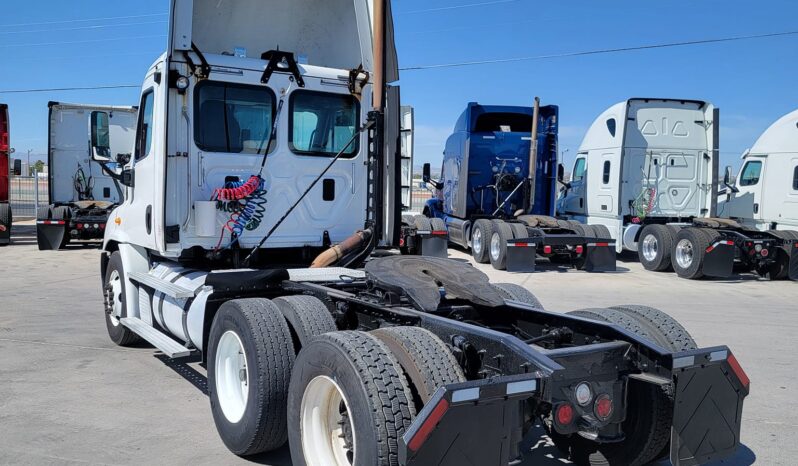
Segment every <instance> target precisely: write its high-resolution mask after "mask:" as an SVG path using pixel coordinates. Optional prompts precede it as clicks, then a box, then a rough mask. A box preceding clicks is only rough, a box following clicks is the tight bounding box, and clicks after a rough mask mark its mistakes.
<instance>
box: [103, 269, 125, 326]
mask: <svg viewBox="0 0 798 466" xmlns="http://www.w3.org/2000/svg"><path fill="white" fill-rule="evenodd" d="M122 306H123V303H122V277H121V276H120V275H119V272H118V271H117V270H113V271H111V276H110V277H109V279H108V284H106V285H105V313H106V314H108V319H109V320H110V321H111V324H113V326H114V327H117V326H118V325H119V319H120V318H122Z"/></svg>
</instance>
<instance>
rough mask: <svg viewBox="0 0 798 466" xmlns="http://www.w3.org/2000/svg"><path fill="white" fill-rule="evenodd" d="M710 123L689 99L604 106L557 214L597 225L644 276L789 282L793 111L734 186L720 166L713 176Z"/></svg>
mask: <svg viewBox="0 0 798 466" xmlns="http://www.w3.org/2000/svg"><path fill="white" fill-rule="evenodd" d="M719 116H720V112H719V110H718V109H716V108H714V106H712V105H711V104H710V103H707V102H702V101H690V100H674V99H630V100H629V101H627V102H622V103H619V104H617V105H614V106H612V107H610V108H609V109H608V110H607V111H605V112H604V113H603V114H602V115H600V116H599V117H598V118H597V119H596V120H595V122H594V123H593V125H592V126H591V127H590V129H589V130H588V132H587V134H586V136H585V138H584V140H583V142H582V145H581V147H580V149H579V152H578V153H577V156H576V160H575V162H574V166H573V170H572V174H571V180H570V182H568V183H567V184H566V185H565V192H564V194H563V196H562V197H561V199H560V200H559V205H558V213H559V214H560V215H561V216H563V218H567V219H572V220H577V221H581V222H585V223H588V224H591V225H604V226H606V227H607V228H608V229H609V232H610V234H611V236H612V237H613V238H615V239H616V240H617V242H616V248H617V251H618V252H619V253H620V252H621V251H623V250H628V251H635V252H637V254H638V257H639V260H640V262H641V263H642V264H643V266H644V267H645V268H646V269H648V270H655V271H663V270H668V269H671V268H672V269H673V270H674V271H675V272H676V273H677V274H678V275H679V276H681V277H684V278H693V279H695V278H700V277H702V276H704V275H706V276H712V277H728V276H730V275H731V274H732V273H733V272H735V271H736V272H755V273H757V274H759V275H761V276H765V277H770V278H771V279H781V278H787V277H789V278H792V279H793V280H795V279H798V275H797V274H796V269H798V261H796V253H797V252H798V251H796V249H798V248H797V247H796V244H797V243H798V231H796V229H798V208H796V206H798V203H796V201H794V200H793V199H798V190H797V189H796V187H798V182H796V181H795V180H796V179H798V157H796V155H795V154H796V153H798V148H796V142H795V141H796V140H798V139H797V138H796V136H798V126H796V121H798V112H793V113H791V114H789V115H786V116H785V117H783V118H781V119H780V120H779V121H777V122H776V123H774V124H773V125H772V126H771V127H770V128H769V129H768V130H767V131H765V133H763V134H762V136H761V137H760V138H759V140H758V141H757V142H756V143H755V144H754V147H753V148H752V149H751V150H749V151H748V152H746V154H745V155H744V156H743V162H744V163H743V166H742V168H741V169H740V173H739V176H738V178H737V180H736V182H735V181H734V179H733V178H734V177H733V176H732V174H731V168H729V167H727V168H726V170H725V175H724V176H723V177H722V178H720V177H719V169H718V167H719V150H718V140H719V124H720V120H719ZM766 167H767V169H766ZM793 178H795V179H793ZM719 185H720V188H719Z"/></svg>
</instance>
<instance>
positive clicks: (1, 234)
mask: <svg viewBox="0 0 798 466" xmlns="http://www.w3.org/2000/svg"><path fill="white" fill-rule="evenodd" d="M9 243H11V225H6V224H4V223H3V222H0V244H9Z"/></svg>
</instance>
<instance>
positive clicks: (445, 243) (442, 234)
mask: <svg viewBox="0 0 798 466" xmlns="http://www.w3.org/2000/svg"><path fill="white" fill-rule="evenodd" d="M416 244H417V245H418V250H419V251H420V255H422V256H427V257H440V258H443V259H446V258H447V257H449V232H448V231H446V230H441V231H436V230H431V231H428V230H418V231H416Z"/></svg>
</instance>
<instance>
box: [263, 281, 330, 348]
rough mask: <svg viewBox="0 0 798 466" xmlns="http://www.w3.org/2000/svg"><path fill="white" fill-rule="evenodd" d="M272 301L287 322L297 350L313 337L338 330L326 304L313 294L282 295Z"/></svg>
mask: <svg viewBox="0 0 798 466" xmlns="http://www.w3.org/2000/svg"><path fill="white" fill-rule="evenodd" d="M273 302H274V304H276V305H277V308H278V309H280V312H281V313H282V314H283V317H285V320H286V321H287V322H288V326H289V327H290V329H291V337H292V338H293V342H294V349H295V350H296V351H297V352H299V350H300V349H302V347H304V346H305V345H307V344H308V343H310V341H311V340H313V338H315V337H317V336H319V335H321V334H324V333H327V332H335V331H336V330H338V328H337V327H336V326H335V319H333V316H332V315H331V314H330V311H329V309H327V306H325V305H324V303H323V302H322V301H321V300H320V299H319V298H317V297H315V296H307V295H296V296H282V297H279V298H275V299H274V300H273Z"/></svg>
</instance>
